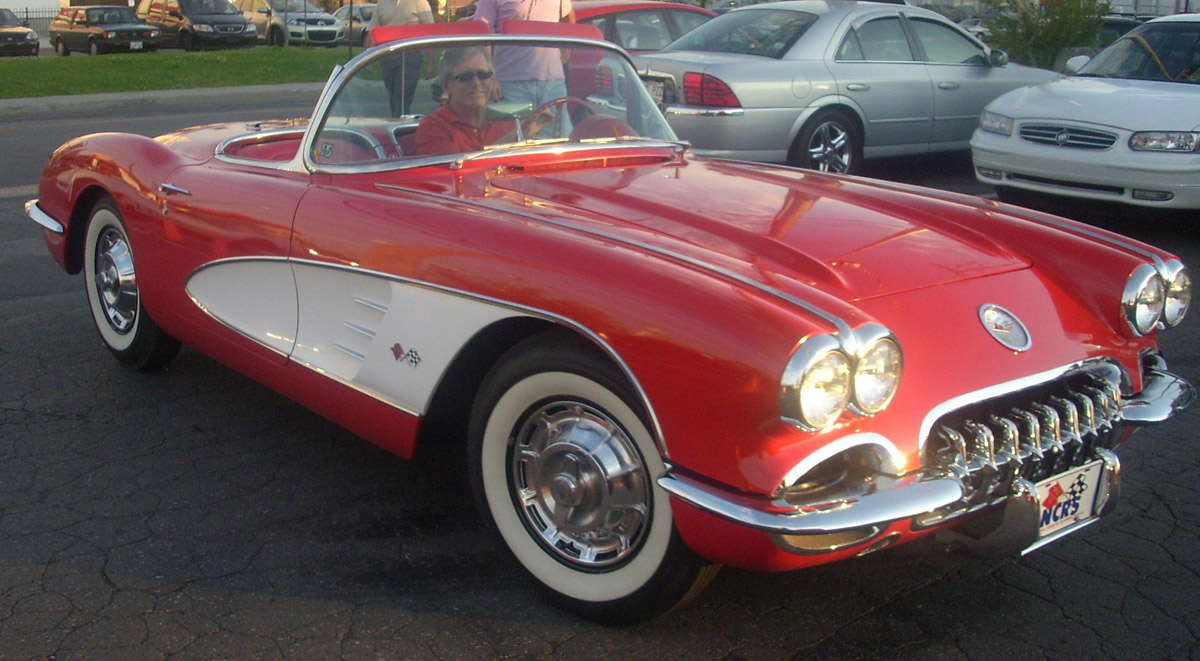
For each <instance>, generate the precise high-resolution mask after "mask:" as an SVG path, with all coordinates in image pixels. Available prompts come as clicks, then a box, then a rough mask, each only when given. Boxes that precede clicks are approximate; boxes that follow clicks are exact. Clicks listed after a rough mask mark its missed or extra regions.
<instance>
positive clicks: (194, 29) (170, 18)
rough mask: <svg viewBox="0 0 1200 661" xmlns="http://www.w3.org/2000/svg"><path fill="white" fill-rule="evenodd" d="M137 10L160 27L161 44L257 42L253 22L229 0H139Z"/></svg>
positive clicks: (190, 45)
mask: <svg viewBox="0 0 1200 661" xmlns="http://www.w3.org/2000/svg"><path fill="white" fill-rule="evenodd" d="M137 14H138V18H141V19H142V20H144V21H146V22H147V23H150V24H151V25H156V26H158V27H159V29H160V30H162V35H163V45H164V46H177V47H179V48H183V49H185V50H193V49H196V48H238V47H241V46H253V45H254V44H255V43H257V34H256V31H255V29H254V23H253V22H251V21H250V20H249V19H247V18H246V17H245V16H243V15H242V12H240V11H238V10H237V9H236V8H234V6H233V5H232V4H230V3H229V0H141V2H140V3H139V4H138V8H137Z"/></svg>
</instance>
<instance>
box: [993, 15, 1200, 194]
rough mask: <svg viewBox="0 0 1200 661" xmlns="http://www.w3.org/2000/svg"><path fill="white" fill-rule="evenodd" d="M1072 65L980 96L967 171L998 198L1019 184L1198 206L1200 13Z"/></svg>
mask: <svg viewBox="0 0 1200 661" xmlns="http://www.w3.org/2000/svg"><path fill="white" fill-rule="evenodd" d="M1082 59H1086V58H1082ZM1080 64H1081V62H1080V61H1078V60H1074V59H1073V60H1071V61H1070V62H1068V70H1070V68H1071V65H1075V67H1076V68H1078V73H1077V74H1075V75H1074V76H1072V77H1070V78H1064V79H1061V80H1055V81H1051V82H1047V83H1042V84H1040V85H1036V86H1033V87H1025V88H1022V89H1018V90H1014V91H1012V92H1009V93H1007V94H1005V95H1003V96H1001V97H999V98H998V99H996V100H995V101H993V102H991V103H989V104H988V106H987V107H986V108H985V109H984V111H983V114H982V116H981V118H980V127H979V129H977V130H976V131H975V135H974V137H973V138H972V140H971V152H972V158H973V160H974V162H975V175H976V177H977V178H978V179H979V180H980V181H982V182H984V183H989V184H993V185H995V186H996V192H997V194H998V195H999V197H1000V199H1002V200H1013V199H1014V198H1016V192H1017V191H1018V190H1024V191H1033V192H1035V193H1043V194H1051V195H1057V196H1063V197H1071V198H1086V199H1090V200H1101V201H1111V202H1123V203H1127V204H1133V205H1139V206H1143V207H1161V208H1173V209H1200V15H1198V14H1186V15H1178V16H1167V17H1163V18H1159V19H1155V20H1153V21H1150V22H1148V23H1146V24H1145V25H1143V26H1141V27H1139V28H1137V29H1135V30H1133V31H1132V32H1130V33H1128V34H1127V35H1125V36H1124V37H1122V38H1121V39H1119V40H1118V41H1116V42H1114V43H1113V44H1112V45H1110V46H1109V47H1108V48H1106V49H1104V50H1103V51H1101V52H1100V53H1099V54H1098V55H1097V56H1096V57H1095V58H1094V59H1092V60H1091V61H1088V62H1086V64H1082V67H1081V68H1079V66H1080Z"/></svg>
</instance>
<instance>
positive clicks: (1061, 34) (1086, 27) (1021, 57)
mask: <svg viewBox="0 0 1200 661" xmlns="http://www.w3.org/2000/svg"><path fill="white" fill-rule="evenodd" d="M985 4H986V6H987V7H988V9H989V10H990V11H989V13H990V17H989V18H987V19H985V20H984V22H983V24H984V27H986V28H987V29H988V30H989V31H990V32H991V39H990V40H989V43H990V45H991V46H993V47H995V48H1000V49H1002V50H1005V51H1007V52H1008V56H1009V58H1010V59H1012V61H1014V62H1019V63H1021V64H1028V65H1030V66H1035V67H1040V68H1042V69H1049V68H1050V66H1051V65H1052V64H1053V63H1054V58H1055V57H1056V56H1057V55H1058V53H1059V52H1060V51H1062V50H1063V49H1064V48H1072V47H1080V46H1096V45H1098V44H1099V39H1100V18H1101V17H1102V16H1104V15H1105V14H1106V13H1108V11H1109V4H1108V3H1107V2H1104V1H1103V0H1042V3H1039V2H1038V0H985Z"/></svg>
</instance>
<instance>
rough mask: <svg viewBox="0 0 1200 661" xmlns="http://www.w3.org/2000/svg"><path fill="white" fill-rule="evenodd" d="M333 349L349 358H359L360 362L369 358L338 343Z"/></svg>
mask: <svg viewBox="0 0 1200 661" xmlns="http://www.w3.org/2000/svg"><path fill="white" fill-rule="evenodd" d="M333 348H334V349H337V350H338V351H341V352H342V353H344V354H346V355H347V356H350V357H351V358H357V359H358V360H359V361H360V362H361V361H364V360H366V359H367V357H366V356H364V355H363V354H361V353H359V352H357V351H355V350H354V349H351V348H349V347H346V346H343V345H341V344H338V343H337V342H334V343H333ZM296 362H300V361H296ZM324 373H325V372H322V374H324Z"/></svg>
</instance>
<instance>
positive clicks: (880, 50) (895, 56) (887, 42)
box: [836, 16, 916, 62]
mask: <svg viewBox="0 0 1200 661" xmlns="http://www.w3.org/2000/svg"><path fill="white" fill-rule="evenodd" d="M836 57H837V59H838V60H865V61H870V62H912V61H915V60H916V58H915V57H914V56H913V52H912V46H910V45H909V43H908V37H907V36H906V35H905V34H904V27H903V26H902V25H900V17H899V16H889V17H887V18H877V19H875V20H873V21H867V22H866V23H863V24H862V25H860V26H858V27H854V28H851V29H850V31H849V32H847V33H846V37H845V39H843V40H842V43H841V45H840V46H838V51H837V56H836Z"/></svg>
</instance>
